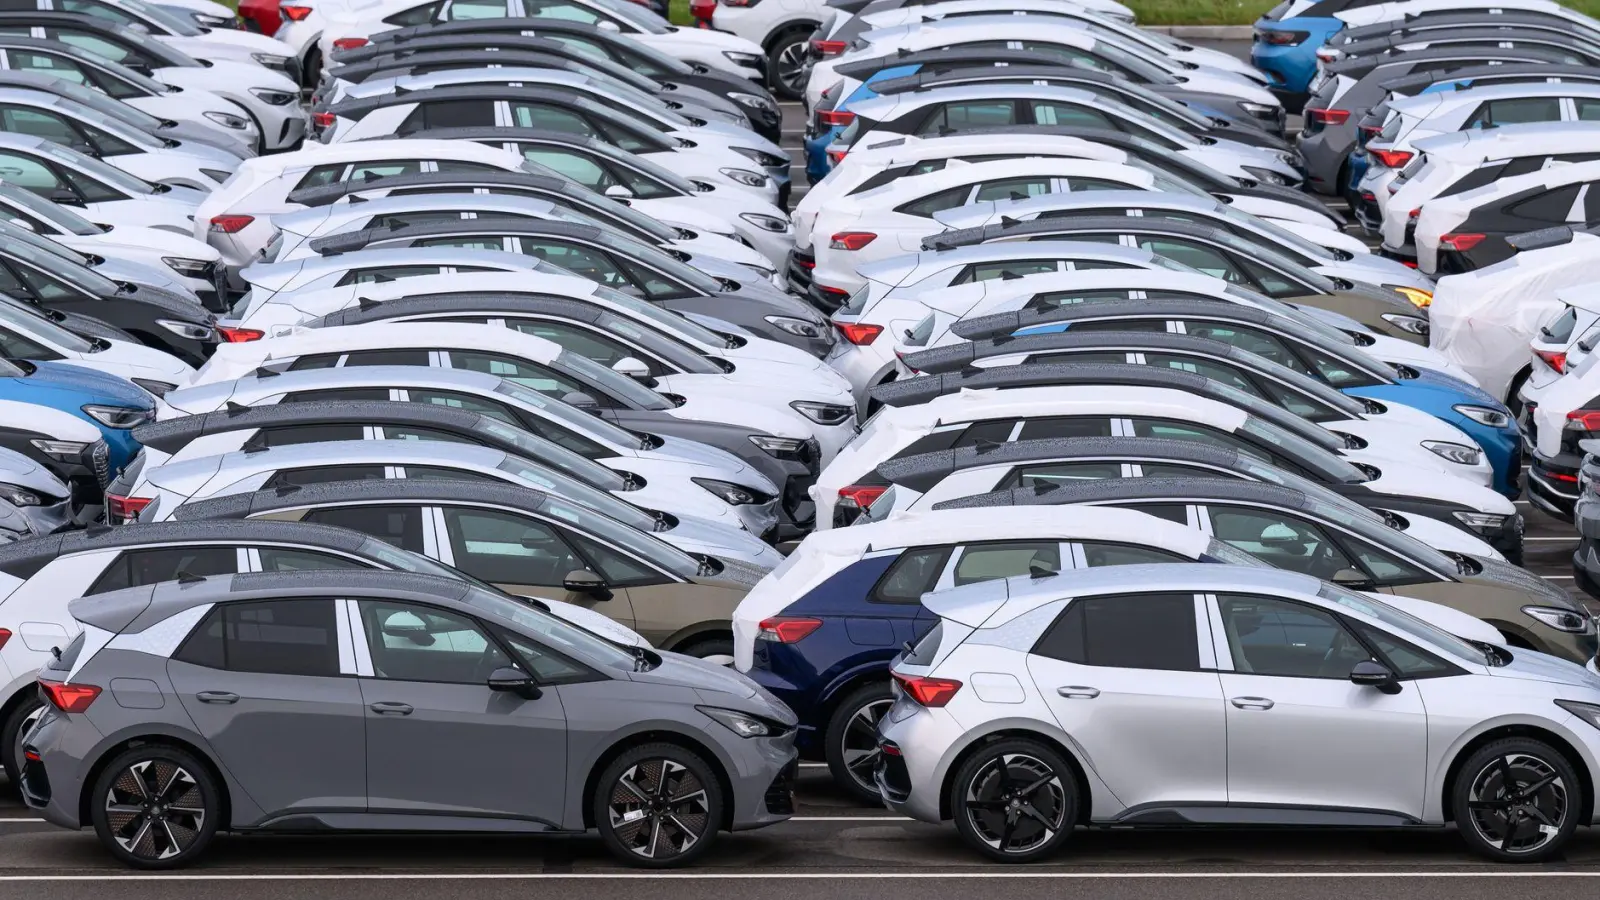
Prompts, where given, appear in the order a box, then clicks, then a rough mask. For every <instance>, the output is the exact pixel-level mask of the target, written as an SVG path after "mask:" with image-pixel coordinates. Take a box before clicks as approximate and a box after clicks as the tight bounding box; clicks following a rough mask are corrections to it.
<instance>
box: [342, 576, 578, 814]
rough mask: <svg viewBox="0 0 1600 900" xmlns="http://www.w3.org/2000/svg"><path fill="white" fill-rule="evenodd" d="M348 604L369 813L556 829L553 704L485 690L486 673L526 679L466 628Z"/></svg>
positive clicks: (563, 736)
mask: <svg viewBox="0 0 1600 900" xmlns="http://www.w3.org/2000/svg"><path fill="white" fill-rule="evenodd" d="M346 602H347V609H348V620H349V622H350V624H351V625H352V626H353V627H354V629H355V633H356V641H355V643H356V653H355V660H356V662H355V664H356V668H357V670H358V672H359V673H360V675H361V677H360V678H359V679H357V680H356V683H357V684H358V685H359V687H360V693H361V699H362V702H363V704H365V710H364V714H365V722H366V766H367V809H368V811H369V812H370V813H373V814H385V813H388V814H405V815H425V816H457V817H475V818H483V819H501V820H503V819H506V818H511V819H519V820H533V821H536V822H543V823H546V824H549V825H551V826H552V827H554V826H556V825H558V824H559V823H560V822H561V819H562V817H561V811H562V809H563V806H564V804H565V801H566V790H567V781H568V778H567V771H566V769H567V721H566V715H565V713H564V712H563V711H562V708H561V698H560V696H559V695H558V694H557V693H556V692H555V691H554V690H545V691H543V692H542V695H541V696H538V697H532V698H530V697H526V696H522V695H519V694H517V693H513V692H510V691H494V690H491V689H490V688H489V685H488V680H489V676H490V675H492V674H493V673H494V672H496V671H498V670H500V669H504V668H519V669H523V670H524V671H530V670H529V669H528V668H526V665H527V663H526V662H525V661H524V660H522V659H521V658H519V656H515V655H513V653H512V651H511V650H510V649H509V648H508V647H507V646H506V645H505V644H503V643H502V641H501V639H500V637H498V636H497V635H496V634H494V633H492V632H491V631H490V630H489V629H488V628H487V627H486V626H485V625H484V624H483V623H481V622H479V621H478V620H476V619H473V618H470V617H468V616H466V615H463V614H461V613H458V612H455V611H452V610H445V609H440V608H437V607H432V606H425V605H422V604H416V603H403V602H396V601H390V600H358V601H357V600H352V601H346ZM531 674H534V676H535V677H536V678H537V677H538V673H536V672H531ZM487 824H488V823H487V822H485V825H486V826H487Z"/></svg>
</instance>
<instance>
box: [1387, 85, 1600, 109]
mask: <svg viewBox="0 0 1600 900" xmlns="http://www.w3.org/2000/svg"><path fill="white" fill-rule="evenodd" d="M1568 95H1572V96H1579V97H1600V84H1589V83H1585V82H1578V81H1556V82H1550V81H1526V82H1522V83H1520V84H1486V85H1484V86H1482V87H1472V88H1468V89H1466V90H1464V91H1441V92H1438V93H1433V94H1418V95H1417V96H1415V97H1402V98H1400V99H1398V100H1391V101H1389V108H1390V109H1391V110H1394V111H1395V112H1399V113H1405V114H1407V115H1411V116H1423V117H1426V116H1428V115H1431V114H1432V113H1433V112H1434V110H1435V109H1442V108H1444V107H1445V106H1446V105H1458V106H1465V105H1470V104H1477V103H1483V102H1486V101H1490V100H1515V99H1520V98H1523V97H1565V96H1568Z"/></svg>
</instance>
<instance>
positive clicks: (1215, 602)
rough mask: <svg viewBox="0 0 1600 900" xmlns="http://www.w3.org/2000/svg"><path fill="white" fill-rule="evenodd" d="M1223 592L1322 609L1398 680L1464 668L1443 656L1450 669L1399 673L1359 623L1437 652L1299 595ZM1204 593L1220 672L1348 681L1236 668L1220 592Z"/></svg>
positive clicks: (1347, 677)
mask: <svg viewBox="0 0 1600 900" xmlns="http://www.w3.org/2000/svg"><path fill="white" fill-rule="evenodd" d="M1226 594H1227V596H1230V597H1245V598H1252V599H1260V600H1272V601H1275V602H1278V603H1286V604H1289V605H1291V606H1298V607H1302V608H1304V609H1309V610H1314V611H1316V612H1318V613H1321V614H1322V615H1326V616H1330V617H1332V618H1333V620H1334V621H1335V622H1337V623H1338V625H1339V627H1340V628H1343V629H1344V630H1345V631H1346V632H1347V633H1348V634H1349V635H1350V636H1351V637H1353V638H1355V640H1356V643H1358V644H1360V645H1361V648H1362V649H1364V650H1366V651H1367V654H1368V655H1369V656H1370V657H1371V658H1372V659H1373V660H1375V661H1377V662H1379V663H1382V664H1383V665H1385V666H1387V667H1388V669H1389V671H1390V672H1392V673H1394V676H1395V678H1396V680H1399V681H1417V680H1420V679H1423V678H1439V677H1443V676H1448V675H1461V674H1465V671H1464V670H1463V669H1461V668H1460V667H1458V666H1456V665H1455V664H1453V663H1451V662H1450V661H1449V660H1444V659H1441V660H1439V661H1440V662H1443V663H1444V664H1445V665H1446V666H1448V667H1449V669H1450V671H1445V672H1440V673H1438V674H1436V675H1406V674H1403V673H1401V672H1400V670H1399V669H1398V668H1396V666H1395V665H1394V662H1393V661H1392V660H1390V659H1389V657H1387V656H1385V655H1384V654H1383V653H1382V652H1380V651H1379V650H1378V648H1377V647H1374V646H1373V645H1372V642H1371V641H1368V640H1367V638H1366V636H1365V635H1363V634H1362V633H1361V627H1362V626H1364V627H1367V628H1371V629H1373V630H1375V631H1380V632H1383V634H1384V635H1386V636H1387V637H1388V638H1389V639H1390V640H1393V641H1396V642H1397V643H1400V644H1403V645H1404V646H1406V647H1408V648H1410V649H1412V650H1415V651H1417V652H1418V653H1422V654H1424V655H1426V656H1429V657H1433V658H1435V659H1438V654H1435V653H1429V652H1427V651H1425V650H1422V649H1421V648H1419V647H1417V646H1416V645H1415V644H1413V643H1412V642H1411V641H1408V640H1405V639H1404V638H1400V637H1397V636H1396V635H1395V634H1394V633H1393V632H1390V631H1387V630H1385V629H1383V628H1379V627H1378V626H1376V625H1371V624H1370V623H1367V622H1363V621H1361V620H1360V619H1355V618H1352V617H1350V616H1347V615H1345V614H1344V613H1342V612H1339V611H1338V610H1333V609H1329V608H1328V607H1325V606H1319V605H1317V604H1315V603H1309V602H1307V601H1305V600H1301V599H1299V598H1297V597H1283V596H1279V595H1277V594H1260V593H1253V592H1250V591H1228V592H1226ZM1205 597H1206V605H1207V606H1208V607H1209V612H1210V616H1211V622H1212V645H1213V648H1214V652H1215V654H1216V658H1217V665H1218V666H1219V667H1222V665H1223V662H1224V660H1226V663H1227V666H1226V668H1221V671H1223V672H1231V673H1233V674H1235V675H1248V676H1251V677H1253V678H1295V679H1306V680H1310V681H1344V682H1349V680H1350V675H1349V673H1346V674H1344V675H1330V676H1322V675H1274V674H1271V673H1263V672H1246V671H1244V670H1242V669H1239V668H1238V667H1237V666H1236V665H1235V663H1234V659H1233V648H1231V647H1229V646H1228V634H1227V629H1226V625H1225V623H1224V622H1223V621H1222V600H1221V598H1220V596H1219V595H1217V594H1206V595H1205Z"/></svg>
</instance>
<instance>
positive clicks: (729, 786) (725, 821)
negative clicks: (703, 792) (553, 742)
mask: <svg viewBox="0 0 1600 900" xmlns="http://www.w3.org/2000/svg"><path fill="white" fill-rule="evenodd" d="M658 743H659V744H673V745H676V746H678V747H682V748H683V749H685V750H688V751H689V752H691V753H694V754H696V755H698V756H699V757H700V758H701V759H704V760H705V761H706V764H707V765H709V766H711V774H712V775H714V776H715V777H716V779H717V787H719V788H721V790H722V798H723V801H722V821H721V822H719V823H718V826H717V827H718V828H720V829H722V830H724V831H726V830H729V829H731V828H732V827H733V806H734V794H733V780H732V779H731V778H729V777H728V760H727V759H726V758H725V757H724V756H723V755H722V753H721V752H720V751H718V750H717V749H715V748H714V747H713V745H712V744H711V743H709V742H707V741H704V740H701V739H699V738H697V737H694V736H692V735H689V734H687V733H685V732H683V731H682V730H680V727H679V726H676V725H673V724H672V723H660V722H652V723H640V726H639V727H638V728H636V729H635V730H632V731H629V732H627V733H626V734H623V735H620V736H617V737H615V738H614V739H613V740H612V742H611V744H610V745H609V746H608V747H606V749H605V750H604V751H603V752H601V753H600V754H599V755H598V756H596V757H595V758H594V762H593V763H592V764H590V766H589V772H588V774H587V775H585V776H584V779H583V793H582V795H581V796H580V797H579V803H580V804H581V809H582V813H583V819H582V821H583V825H584V827H585V828H593V827H595V821H594V795H595V791H596V790H597V789H598V788H599V784H598V782H599V780H600V773H602V772H604V771H605V770H606V766H609V765H611V763H612V761H613V760H615V759H616V758H617V757H619V756H621V755H622V754H624V753H626V752H628V751H629V750H632V749H633V748H634V747H641V746H644V745H645V744H658Z"/></svg>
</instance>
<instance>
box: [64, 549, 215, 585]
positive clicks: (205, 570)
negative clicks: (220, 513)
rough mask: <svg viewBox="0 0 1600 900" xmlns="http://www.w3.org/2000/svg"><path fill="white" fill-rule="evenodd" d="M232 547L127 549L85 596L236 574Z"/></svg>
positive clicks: (96, 580)
mask: <svg viewBox="0 0 1600 900" xmlns="http://www.w3.org/2000/svg"><path fill="white" fill-rule="evenodd" d="M237 561H238V554H237V552H236V551H235V550H234V548H232V547H162V548H158V549H151V550H129V551H128V552H126V553H124V554H122V555H121V556H119V557H117V559H116V561H115V562H113V563H112V564H111V565H109V566H107V567H106V570H105V571H104V572H102V573H100V577H99V578H97V579H95V582H94V584H93V585H91V586H90V587H89V590H87V591H85V594H104V593H106V592H108V591H119V590H121V589H123V588H127V587H139V586H141V585H146V584H157V583H159V582H162V581H177V580H178V576H179V575H199V576H202V577H204V576H207V575H232V574H234V573H235V572H237V571H239V567H238V562H237Z"/></svg>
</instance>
